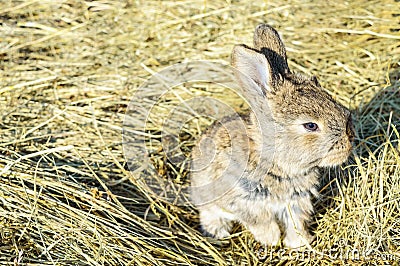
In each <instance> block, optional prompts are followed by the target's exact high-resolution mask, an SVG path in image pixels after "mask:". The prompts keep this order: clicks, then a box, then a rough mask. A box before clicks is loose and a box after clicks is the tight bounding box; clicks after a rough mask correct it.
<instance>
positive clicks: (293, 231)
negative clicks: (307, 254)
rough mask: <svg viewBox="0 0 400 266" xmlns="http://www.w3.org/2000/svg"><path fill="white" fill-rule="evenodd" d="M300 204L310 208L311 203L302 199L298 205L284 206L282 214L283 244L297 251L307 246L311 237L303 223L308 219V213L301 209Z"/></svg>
mask: <svg viewBox="0 0 400 266" xmlns="http://www.w3.org/2000/svg"><path fill="white" fill-rule="evenodd" d="M301 203H306V206H311V201H310V202H309V200H308V199H302V200H301V201H300V202H298V203H292V204H289V205H287V206H286V208H285V209H284V211H283V212H284V213H283V215H282V216H283V223H284V225H285V229H286V234H285V237H284V239H283V244H284V245H285V246H286V247H288V248H291V249H298V248H301V247H304V246H306V245H308V244H309V242H310V241H311V239H312V238H311V236H310V234H309V233H308V232H307V229H306V227H305V221H307V220H308V219H309V211H307V210H304V209H303V208H301V207H304V206H301V205H302V204H301Z"/></svg>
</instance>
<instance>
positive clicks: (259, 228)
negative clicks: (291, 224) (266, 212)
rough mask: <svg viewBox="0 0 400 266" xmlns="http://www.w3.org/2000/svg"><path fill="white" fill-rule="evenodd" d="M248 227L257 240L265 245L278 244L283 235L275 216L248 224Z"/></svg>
mask: <svg viewBox="0 0 400 266" xmlns="http://www.w3.org/2000/svg"><path fill="white" fill-rule="evenodd" d="M247 228H248V229H249V230H250V232H251V233H252V234H253V236H254V238H255V240H257V241H258V242H260V243H261V244H263V245H267V246H276V245H277V244H278V242H279V239H280V237H281V232H280V229H279V225H278V223H277V222H276V221H275V219H274V218H273V217H271V218H270V219H266V220H263V221H257V223H252V224H247Z"/></svg>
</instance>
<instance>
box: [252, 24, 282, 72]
mask: <svg viewBox="0 0 400 266" xmlns="http://www.w3.org/2000/svg"><path fill="white" fill-rule="evenodd" d="M254 48H255V49H256V50H258V51H260V52H261V53H263V54H264V55H265V56H266V57H267V58H268V60H269V61H270V62H271V65H272V69H273V73H274V74H275V75H279V74H280V75H282V76H285V75H286V74H288V73H290V69H289V66H288V63H287V58H286V49H285V46H284V44H283V42H282V40H281V38H280V37H279V34H278V32H277V31H276V30H275V29H274V28H272V27H271V26H269V25H267V24H260V25H258V26H257V27H256V30H255V32H254Z"/></svg>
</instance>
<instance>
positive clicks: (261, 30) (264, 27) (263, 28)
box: [255, 23, 278, 35]
mask: <svg viewBox="0 0 400 266" xmlns="http://www.w3.org/2000/svg"><path fill="white" fill-rule="evenodd" d="M270 33H273V34H274V35H278V32H277V31H276V30H275V29H274V28H273V27H272V26H270V25H268V24H265V23H264V24H259V25H258V26H257V27H256V29H255V34H256V35H262V34H270Z"/></svg>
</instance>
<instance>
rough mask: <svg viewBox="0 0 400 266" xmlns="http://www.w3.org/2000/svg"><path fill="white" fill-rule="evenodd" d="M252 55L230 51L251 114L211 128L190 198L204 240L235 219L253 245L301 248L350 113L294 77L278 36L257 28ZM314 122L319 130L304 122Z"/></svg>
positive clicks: (345, 143) (314, 84)
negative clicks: (314, 202) (322, 178)
mask: <svg viewBox="0 0 400 266" xmlns="http://www.w3.org/2000/svg"><path fill="white" fill-rule="evenodd" d="M254 47H255V48H254V49H253V48H249V47H247V46H245V45H239V46H235V48H234V50H233V53H232V65H233V67H235V68H236V76H237V79H238V81H239V84H240V85H241V88H242V89H243V92H244V94H245V95H248V96H249V97H250V98H252V99H251V101H250V102H251V103H252V106H251V107H252V112H250V113H249V114H248V115H246V116H244V117H239V116H235V117H228V118H225V119H223V120H222V121H220V122H219V123H215V124H214V125H213V126H212V127H211V129H210V130H208V131H207V132H206V133H205V134H204V135H203V136H202V137H201V138H200V140H199V144H198V145H197V146H196V147H195V148H194V150H193V152H192V160H193V161H192V199H193V201H194V203H195V204H196V205H197V206H198V209H199V212H200V222H201V225H202V228H203V230H204V231H205V233H207V234H208V235H211V236H213V237H216V238H223V237H226V236H228V235H229V231H230V229H231V225H232V222H233V221H239V222H240V223H242V224H243V225H245V226H246V227H247V228H248V229H249V230H250V231H251V232H252V233H253V235H254V237H255V238H256V240H258V241H260V242H261V243H263V244H266V245H276V244H277V243H278V241H279V239H280V236H281V232H280V229H279V224H281V225H282V227H283V228H284V232H283V233H284V239H283V242H284V244H285V245H286V246H288V247H291V248H298V247H300V246H302V245H306V244H307V243H308V241H309V240H310V236H309V234H308V232H307V230H306V228H305V225H304V223H305V222H306V221H307V220H308V219H309V217H310V214H311V213H312V211H313V207H312V204H311V195H317V191H316V189H315V187H316V185H317V184H318V177H319V168H320V167H327V166H335V165H338V164H341V163H342V162H344V161H345V160H346V159H347V157H348V155H349V153H350V150H351V141H352V139H353V136H354V129H353V127H352V123H351V116H350V112H349V111H348V110H347V109H346V108H345V107H343V106H342V105H340V104H339V103H337V102H336V101H334V99H333V98H332V97H331V96H330V95H329V94H328V93H327V92H325V91H324V90H323V89H322V88H321V86H320V85H319V83H318V81H317V80H316V78H315V77H312V78H308V77H305V76H302V75H299V74H293V73H291V71H290V70H289V67H288V64H287V59H286V51H285V48H284V46H283V43H282V41H281V39H280V38H279V35H278V33H277V32H276V31H275V30H274V29H273V28H272V27H270V26H268V25H265V24H263V25H259V26H258V27H257V28H256V30H255V35H254ZM309 122H313V123H316V124H317V125H318V128H319V129H318V131H316V132H309V131H307V130H306V129H305V127H304V124H305V123H309Z"/></svg>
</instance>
